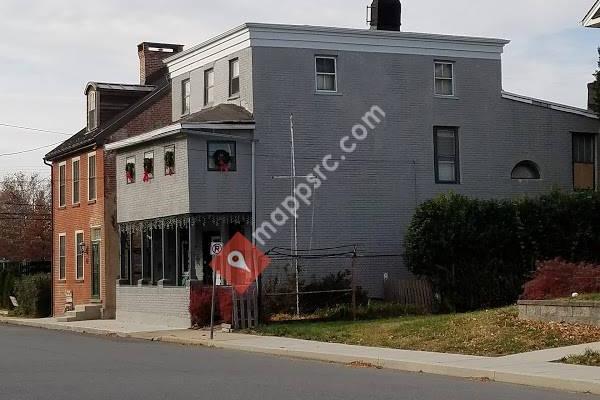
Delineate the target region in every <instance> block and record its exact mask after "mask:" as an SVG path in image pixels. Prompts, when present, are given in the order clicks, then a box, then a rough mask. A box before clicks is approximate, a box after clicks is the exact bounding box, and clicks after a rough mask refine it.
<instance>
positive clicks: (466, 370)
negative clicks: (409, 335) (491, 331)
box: [0, 318, 600, 394]
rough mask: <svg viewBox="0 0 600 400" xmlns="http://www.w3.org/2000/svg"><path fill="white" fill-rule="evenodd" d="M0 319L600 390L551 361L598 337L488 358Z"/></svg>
mask: <svg viewBox="0 0 600 400" xmlns="http://www.w3.org/2000/svg"><path fill="white" fill-rule="evenodd" d="M0 322H5V323H11V324H18V325H27V326H36V327H43V328H49V329H62V330H69V331H75V332H81V333H93V334H105V335H106V334H111V335H117V336H122V337H129V338H136V339H143V340H154V341H162V342H166V343H178V344H184V345H201V346H209V347H215V348H221V349H229V350H239V351H248V352H254V353H263V354H271V355H277V356H284V357H293V358H301V359H308V360H318V361H326V362H335V363H343V364H352V363H360V364H361V365H371V366H373V367H377V368H387V369H394V370H400V371H409V372H423V373H430V374H437V375H446V376H453V377H460V378H473V379H490V380H493V381H497V382H505V383H513V384H520V385H528V386H536V387H543V388H549V389H558V390H565V391H571V392H583V393H587V392H589V393H593V394H600V368H598V367H584V366H575V365H566V364H559V363H554V362H553V361H556V360H558V359H560V358H562V357H565V356H568V355H571V354H580V353H583V352H584V351H585V350H586V349H593V350H597V351H600V343H592V344H588V345H578V346H571V347H563V348H559V349H550V350H542V351H536V352H531V353H524V354H516V355H511V356H506V357H498V358H492V357H477V356H464V355H457V354H442V353H429V352H419V351H408V350H395V349H387V348H375V347H362V346H352V345H344V344H336V343H322V342H314V341H308V340H300V339H289V338H279V337H267V336H252V335H244V334H239V333H223V332H220V331H216V332H215V333H216V334H215V340H213V341H211V340H210V339H209V332H208V331H206V330H199V331H196V330H189V329H183V330H182V329H180V330H170V329H169V328H168V327H157V326H152V325H142V324H130V323H128V322H123V321H85V322H71V323H59V322H55V321H53V320H52V319H42V320H25V319H9V318H0Z"/></svg>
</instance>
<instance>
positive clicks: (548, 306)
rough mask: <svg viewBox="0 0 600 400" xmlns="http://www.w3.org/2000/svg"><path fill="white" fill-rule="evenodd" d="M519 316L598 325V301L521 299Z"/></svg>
mask: <svg viewBox="0 0 600 400" xmlns="http://www.w3.org/2000/svg"><path fill="white" fill-rule="evenodd" d="M518 306H519V318H520V319H524V320H531V321H547V322H551V321H553V322H570V323H580V324H588V325H597V326H600V302H597V301H576V300H521V301H519V303H518Z"/></svg>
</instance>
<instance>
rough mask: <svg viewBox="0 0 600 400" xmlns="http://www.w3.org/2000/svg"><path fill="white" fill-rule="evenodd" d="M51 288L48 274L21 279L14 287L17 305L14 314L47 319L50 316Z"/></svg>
mask: <svg viewBox="0 0 600 400" xmlns="http://www.w3.org/2000/svg"><path fill="white" fill-rule="evenodd" d="M51 286H52V282H51V279H50V275H49V274H36V275H29V276H23V277H21V279H19V280H18V281H17V282H16V285H15V295H16V296H15V297H16V298H17V302H18V303H19V306H18V307H17V308H16V309H15V314H17V315H21V316H28V317H48V316H49V315H50V303H51V290H52V287H51Z"/></svg>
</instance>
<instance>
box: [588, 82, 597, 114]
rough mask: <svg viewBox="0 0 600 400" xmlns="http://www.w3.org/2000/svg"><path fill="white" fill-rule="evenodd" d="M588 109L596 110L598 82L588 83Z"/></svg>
mask: <svg viewBox="0 0 600 400" xmlns="http://www.w3.org/2000/svg"><path fill="white" fill-rule="evenodd" d="M587 86H588V110H594V108H595V106H596V99H595V98H594V97H595V93H594V89H595V87H596V82H592V83H588V85H587Z"/></svg>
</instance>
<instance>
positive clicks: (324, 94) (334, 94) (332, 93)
mask: <svg viewBox="0 0 600 400" xmlns="http://www.w3.org/2000/svg"><path fill="white" fill-rule="evenodd" d="M315 95H317V96H343V94H342V93H340V92H327V91H321V90H316V91H315Z"/></svg>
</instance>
